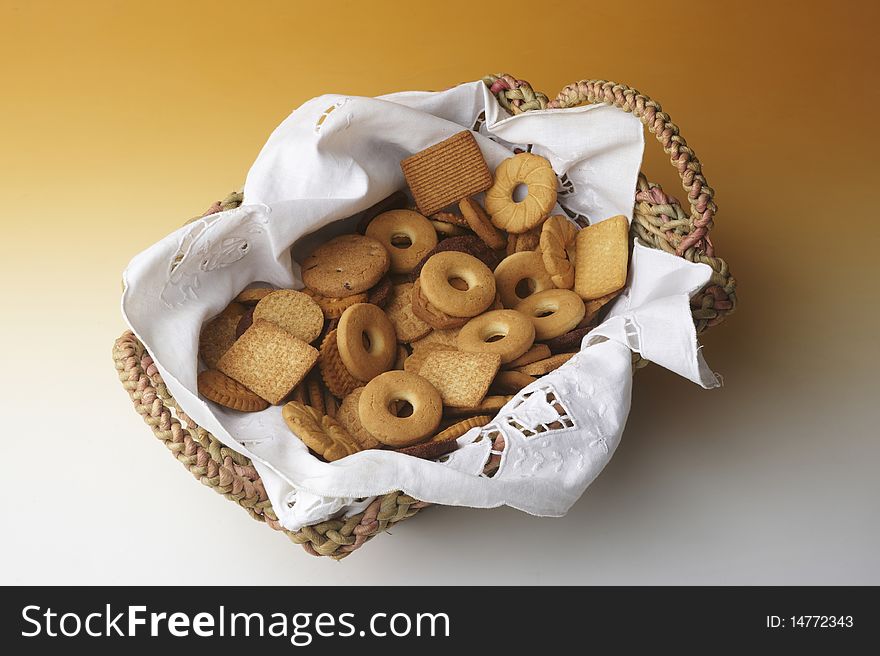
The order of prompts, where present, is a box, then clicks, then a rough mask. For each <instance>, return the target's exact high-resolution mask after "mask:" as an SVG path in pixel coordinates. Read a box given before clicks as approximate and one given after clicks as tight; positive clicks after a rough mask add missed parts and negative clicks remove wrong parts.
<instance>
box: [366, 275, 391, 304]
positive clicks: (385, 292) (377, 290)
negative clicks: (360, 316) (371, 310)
mask: <svg viewBox="0 0 880 656" xmlns="http://www.w3.org/2000/svg"><path fill="white" fill-rule="evenodd" d="M393 290H394V284H393V283H392V282H391V278H389V277H388V276H385V277H384V278H382V280H380V281H379V282H378V283H376V285H375V286H373V288H372V289H370V291H368V292H367V303H372V304H373V305H378V306H379V307H380V308H384V307H385V306H386V305H388V301H390V300H391V292H392V291H393Z"/></svg>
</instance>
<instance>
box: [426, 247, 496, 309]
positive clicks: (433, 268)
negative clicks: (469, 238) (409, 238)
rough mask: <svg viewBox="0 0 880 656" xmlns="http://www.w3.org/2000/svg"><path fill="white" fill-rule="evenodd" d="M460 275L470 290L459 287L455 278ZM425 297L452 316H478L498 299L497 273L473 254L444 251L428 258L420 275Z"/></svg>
mask: <svg viewBox="0 0 880 656" xmlns="http://www.w3.org/2000/svg"><path fill="white" fill-rule="evenodd" d="M456 278H459V279H461V280H463V281H464V282H465V283H466V284H467V289H456V288H455V287H453V286H452V283H451V281H452V280H454V279H456ZM419 286H420V288H421V292H422V293H423V294H424V295H425V298H426V299H427V300H428V301H429V302H430V303H431V304H432V305H433V306H434V307H436V308H437V309H438V310H440V311H441V312H444V313H446V314H448V315H449V316H451V317H475V316H477V315H478V314H480V313H481V312H483V311H484V310H485V309H486V308H487V307H489V306H490V305H492V302H493V301H494V300H495V276H493V275H492V271H491V270H490V269H489V267H487V266H486V265H485V264H483V263H482V262H480V260H478V259H477V258H475V257H474V256H473V255H468V254H467V253H460V252H458V251H444V252H442V253H437V254H436V255H432V256H431V257H430V258H428V261H427V262H425V266H423V267H422V272H421V273H420V274H419Z"/></svg>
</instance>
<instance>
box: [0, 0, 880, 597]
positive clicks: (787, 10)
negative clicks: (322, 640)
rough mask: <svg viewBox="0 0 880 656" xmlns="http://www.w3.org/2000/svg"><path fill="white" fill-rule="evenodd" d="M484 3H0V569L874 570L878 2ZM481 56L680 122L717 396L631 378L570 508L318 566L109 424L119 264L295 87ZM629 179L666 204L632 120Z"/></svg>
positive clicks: (25, 577)
mask: <svg viewBox="0 0 880 656" xmlns="http://www.w3.org/2000/svg"><path fill="white" fill-rule="evenodd" d="M484 6H485V5H484V4H480V3H473V2H459V1H449V2H444V3H420V2H407V3H399V4H398V3H388V2H381V3H380V2H345V1H341V0H338V1H336V2H328V3H318V2H280V1H275V2H269V1H261V2H219V1H213V2H202V1H200V2H186V3H181V2H168V1H164V0H163V1H161V2H151V3H135V2H110V1H104V2H101V1H94V0H93V1H87V2H80V3H60V2H49V1H45V0H34V1H30V2H12V1H10V0H0V26H2V27H0V30H2V38H0V73H2V74H0V81H2V90H0V137H2V138H0V187H2V201H3V204H2V210H0V213H2V221H3V232H2V235H3V237H2V242H0V243H2V246H3V248H2V257H0V281H2V282H0V284H2V286H3V290H4V294H3V296H4V299H5V303H4V311H3V320H2V322H0V355H2V375H0V403H2V424H0V425H2V428H3V431H2V433H3V440H4V446H5V449H4V467H3V469H4V476H3V480H4V483H5V484H4V493H3V494H2V500H0V507H2V519H3V524H4V537H3V539H2V540H0V554H2V556H3V557H2V558H0V562H2V563H3V565H2V569H0V582H3V583H66V582H79V583H196V582H199V583H239V584H245V583H289V584H302V583H364V584H369V583H378V582H383V583H398V582H399V583H429V582H440V583H442V582H470V583H611V584H613V583H730V584H734V583H752V584H760V583H768V584H772V583H777V584H785V583H873V584H878V583H880V563H878V558H877V553H880V510H878V508H880V505H878V503H877V500H878V497H880V483H878V480H880V477H878V476H877V466H878V462H880V445H878V440H877V437H876V436H877V419H878V410H877V407H878V403H877V399H876V395H877V383H876V376H877V373H876V372H877V365H878V364H880V363H878V346H877V338H876V334H877V321H878V319H880V312H878V309H877V281H878V268H877V256H876V252H875V248H876V246H875V245H876V244H877V243H878V236H880V235H878V225H880V217H878V216H877V210H876V203H875V202H874V201H875V197H876V188H877V173H878V167H877V164H876V162H877V156H878V155H877V145H878V144H877V137H876V128H875V127H874V125H873V124H874V122H875V117H876V115H877V112H878V107H880V97H878V95H880V94H878V83H877V82H878V80H877V70H876V64H875V63H874V62H875V61H876V53H875V52H873V50H874V48H875V44H876V40H877V35H876V25H877V22H878V19H880V12H878V9H877V8H876V6H875V5H873V3H861V2H858V3H857V2H840V1H838V2H827V3H826V2H804V1H801V2H766V1H763V2H751V1H749V2H739V3H725V4H724V5H723V6H722V3H693V2H670V3H665V4H662V5H658V4H657V3H654V2H628V3H611V2H574V1H571V2H541V3H536V2H525V1H522V2H521V1H513V0H510V1H508V2H505V3H500V4H497V5H495V6H493V8H492V9H483V7H484ZM502 70H503V71H507V72H510V73H512V74H513V75H515V76H517V77H520V78H523V79H527V80H529V81H530V82H531V83H532V84H533V85H534V87H535V88H537V89H541V90H543V91H544V92H546V93H547V94H548V95H549V96H551V97H552V96H554V95H555V94H556V92H557V91H558V90H559V89H560V88H562V87H563V86H564V85H565V84H567V83H569V82H572V81H574V80H577V79H580V78H584V77H588V78H604V79H612V80H616V81H620V82H625V83H627V84H629V85H632V86H634V87H636V88H637V89H639V90H641V91H643V92H644V93H647V94H648V95H650V96H652V97H654V98H655V99H657V100H658V101H659V102H661V103H662V104H663V108H664V109H665V110H666V111H667V112H668V113H669V114H670V115H671V116H672V118H673V120H675V121H676V122H677V123H678V124H679V126H680V127H681V130H682V134H683V135H684V136H685V137H686V138H687V140H688V142H689V144H690V145H691V146H692V147H693V148H694V150H695V151H696V152H697V154H698V155H699V157H700V158H701V160H702V161H703V163H704V172H705V175H706V177H707V179H708V181H709V183H710V184H711V185H712V186H713V187H714V188H715V190H716V192H717V202H718V207H719V212H718V216H717V222H716V228H715V230H714V232H713V233H712V237H713V240H714V242H715V245H716V249H717V253H718V254H719V255H720V256H721V257H724V258H726V259H727V260H728V261H729V262H730V266H731V270H732V271H733V273H734V275H735V276H736V278H737V280H738V282H739V290H740V302H741V306H740V309H739V311H738V312H737V313H736V314H735V315H734V316H733V317H731V318H730V320H729V321H728V322H726V323H725V324H722V325H721V326H719V327H717V328H715V329H713V330H712V331H710V332H709V333H708V334H706V335H705V337H704V343H705V351H704V352H705V355H706V357H707V360H708V362H709V363H710V364H711V365H712V367H713V368H714V369H715V370H717V371H718V372H720V373H721V374H723V375H724V377H725V382H726V385H725V387H724V388H723V389H721V390H715V391H704V390H701V389H699V388H698V387H696V386H695V385H693V384H691V383H689V382H687V381H685V380H682V379H680V378H677V377H676V376H675V375H673V374H671V373H670V372H667V371H664V370H661V369H660V368H658V367H649V368H647V369H646V370H643V371H641V372H639V373H638V374H637V375H636V385H635V392H634V401H633V409H632V414H631V416H630V421H629V425H628V427H627V431H626V433H625V435H624V438H623V441H622V443H621V446H620V448H619V450H618V452H617V454H616V455H615V457H614V459H613V460H612V462H611V463H610V465H609V466H608V467H607V468H606V470H605V472H603V474H602V475H601V476H600V477H599V479H598V480H597V481H596V482H595V483H594V485H593V486H592V487H591V488H590V489H589V490H588V492H587V494H586V495H585V496H584V498H583V499H582V500H581V501H580V502H579V503H578V504H577V505H576V506H575V508H574V509H573V510H572V511H571V513H570V514H569V515H568V517H566V518H565V519H562V520H551V519H536V518H532V517H528V516H526V515H523V514H521V513H518V512H515V511H513V510H509V509H498V510H494V511H477V510H470V509H452V508H439V509H432V510H430V511H429V512H425V513H422V514H421V515H420V516H419V518H418V519H417V520H416V521H413V522H407V523H405V524H403V525H401V526H400V527H398V528H395V529H394V531H393V532H394V536H393V537H389V536H380V537H379V538H377V539H376V540H375V541H374V542H372V543H371V544H369V545H368V546H367V547H366V548H364V549H363V550H362V551H361V552H359V553H358V554H356V555H354V556H353V557H352V558H350V559H348V560H347V561H346V562H345V563H344V564H342V565H336V564H335V563H333V562H330V561H326V560H318V559H312V558H309V557H307V556H306V555H305V554H303V553H301V552H300V550H299V548H297V547H293V546H292V545H291V544H290V543H289V542H288V541H287V540H285V539H284V538H283V537H282V536H280V535H278V534H275V533H274V532H273V531H271V530H269V529H267V528H265V527H263V526H260V525H259V524H257V523H255V522H253V521H251V520H250V519H248V517H247V516H246V514H245V513H243V512H241V511H240V510H238V509H237V508H235V507H234V506H233V505H232V504H230V503H229V502H228V501H225V500H223V499H222V498H221V497H219V496H218V495H216V494H214V493H213V492H211V491H209V490H208V489H206V488H204V487H201V486H199V485H197V484H195V481H193V480H192V478H191V477H190V476H189V475H188V474H187V473H186V472H185V471H184V470H183V469H182V468H181V467H180V465H178V464H177V463H175V462H174V461H173V458H172V457H171V456H170V455H169V454H168V453H167V452H166V450H165V449H164V448H163V447H162V446H161V445H160V444H159V443H158V442H157V441H156V440H155V439H154V438H153V437H151V433H150V431H149V430H148V429H147V428H146V427H145V426H144V425H143V422H142V421H141V419H140V418H139V417H138V416H137V415H136V414H135V413H134V412H132V410H131V407H130V404H129V401H128V399H127V396H126V394H125V393H124V392H123V391H122V389H121V387H120V386H119V384H118V382H117V381H116V375H115V372H114V370H113V365H112V362H111V360H110V349H111V346H112V342H113V340H114V339H115V338H116V337H117V336H118V335H119V334H120V333H121V332H122V331H123V330H124V328H125V327H124V325H123V322H122V319H121V316H120V312H119V297H120V277H121V272H122V270H123V269H124V267H125V266H126V264H127V262H128V261H129V259H130V258H131V257H132V256H133V255H134V254H135V253H137V252H138V251H140V250H142V249H144V248H146V247H148V246H149V245H150V244H152V243H153V242H155V241H156V240H158V239H159V238H161V237H163V236H164V235H166V234H167V233H169V232H171V231H172V230H174V229H176V228H177V227H178V226H179V225H180V224H181V223H182V222H183V221H184V220H185V219H187V218H189V217H191V216H193V215H195V214H198V213H200V212H201V211H202V210H204V209H205V208H206V207H207V206H208V205H209V204H210V203H211V202H212V201H214V200H215V199H218V198H220V197H222V196H224V195H225V194H226V193H227V192H229V191H230V190H233V189H235V188H237V187H239V186H240V185H241V184H242V182H243V180H244V177H245V174H246V172H247V170H248V168H249V166H250V165H251V163H252V162H253V160H254V158H255V157H256V154H257V152H258V150H259V148H260V147H261V145H262V144H263V143H264V141H265V140H266V138H267V137H268V135H269V133H270V132H271V130H272V129H273V128H274V127H275V126H276V125H277V124H278V123H279V122H280V121H281V120H282V119H283V118H284V117H285V116H286V115H287V114H288V113H289V112H290V111H292V110H293V108H295V107H296V106H297V105H299V104H300V103H302V102H303V101H304V100H306V99H308V98H310V97H312V96H315V95H318V94H321V93H325V92H343V93H347V94H360V95H378V94H382V93H387V92H391V91H396V90H404V89H440V88H445V87H447V86H450V85H452V84H455V83H458V82H461V81H465V80H472V79H477V78H479V77H481V76H482V75H484V74H486V73H490V72H498V71H502ZM644 170H645V171H646V172H647V173H648V175H649V177H650V178H652V179H654V180H656V181H658V182H660V183H662V184H663V185H664V187H665V188H666V189H667V190H668V191H670V192H672V193H676V194H678V195H679V196H681V193H680V186H679V185H678V183H677V180H676V177H675V173H674V171H673V169H672V168H671V167H670V166H669V164H668V161H667V158H666V157H665V156H664V155H663V153H662V151H661V150H660V148H659V146H658V145H657V144H656V142H654V141H653V138H652V137H649V140H648V141H647V143H646V161H645V164H644ZM457 555H461V558H458V557H457ZM238 558H243V559H244V560H242V561H238V560H237V559H238ZM415 563H421V564H420V565H419V566H418V567H415ZM425 563H429V564H428V565H426V564H425ZM411 565H412V566H411Z"/></svg>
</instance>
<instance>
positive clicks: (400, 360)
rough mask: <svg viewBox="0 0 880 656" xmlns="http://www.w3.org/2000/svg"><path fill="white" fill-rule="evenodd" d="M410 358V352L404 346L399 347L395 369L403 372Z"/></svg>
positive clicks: (395, 359) (399, 345)
mask: <svg viewBox="0 0 880 656" xmlns="http://www.w3.org/2000/svg"><path fill="white" fill-rule="evenodd" d="M408 357H409V351H407V350H406V347H405V346H403V344H398V345H397V357H396V358H394V367H392V368H393V369H398V370H402V369H403V364H404V363H405V362H406V359H407V358H408Z"/></svg>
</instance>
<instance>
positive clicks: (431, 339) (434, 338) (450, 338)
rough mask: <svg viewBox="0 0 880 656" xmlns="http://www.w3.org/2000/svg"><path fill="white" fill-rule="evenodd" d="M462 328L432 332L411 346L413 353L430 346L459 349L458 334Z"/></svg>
mask: <svg viewBox="0 0 880 656" xmlns="http://www.w3.org/2000/svg"><path fill="white" fill-rule="evenodd" d="M460 330H461V329H460V328H451V329H449V330H432V331H431V332H429V333H428V334H427V335H425V336H424V337H422V338H421V339H418V340H416V341H414V342H412V344H410V346H412V348H413V351H417V350H419V349H420V348H422V347H424V346H428V345H429V344H445V345H447V346H451V347H452V348H458V347H457V344H458V333H459V331H460Z"/></svg>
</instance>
